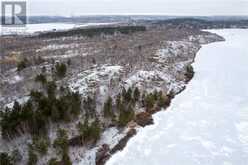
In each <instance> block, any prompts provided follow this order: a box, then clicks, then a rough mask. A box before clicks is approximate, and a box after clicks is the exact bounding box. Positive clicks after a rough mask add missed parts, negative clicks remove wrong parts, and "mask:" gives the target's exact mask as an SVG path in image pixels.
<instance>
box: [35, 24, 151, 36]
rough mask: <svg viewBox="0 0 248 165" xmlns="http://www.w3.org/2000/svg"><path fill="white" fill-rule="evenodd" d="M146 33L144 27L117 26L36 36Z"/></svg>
mask: <svg viewBox="0 0 248 165" xmlns="http://www.w3.org/2000/svg"><path fill="white" fill-rule="evenodd" d="M139 31H146V27H145V26H117V27H97V28H87V29H72V30H67V31H57V32H47V33H42V34H40V35H38V37H41V38H43V37H46V38H54V37H67V36H75V35H77V36H86V37H94V36H99V35H101V34H105V35H113V34H115V33H116V32H119V33H121V34H131V33H134V32H139Z"/></svg>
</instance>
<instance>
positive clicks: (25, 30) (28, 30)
mask: <svg viewBox="0 0 248 165" xmlns="http://www.w3.org/2000/svg"><path fill="white" fill-rule="evenodd" d="M110 24H115V23H85V24H74V23H41V24H27V25H26V26H25V27H2V26H0V36H1V35H10V34H25V35H27V34H33V33H38V32H45V31H54V30H56V31H59V30H68V29H73V28H79V27H87V26H99V25H110Z"/></svg>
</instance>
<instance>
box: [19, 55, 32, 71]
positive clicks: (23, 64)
mask: <svg viewBox="0 0 248 165" xmlns="http://www.w3.org/2000/svg"><path fill="white" fill-rule="evenodd" d="M28 65H29V61H28V59H27V58H23V59H22V60H20V61H18V62H17V71H21V70H23V69H25V68H26V67H27V66H28Z"/></svg>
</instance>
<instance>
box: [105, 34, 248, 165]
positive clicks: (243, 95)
mask: <svg viewBox="0 0 248 165" xmlns="http://www.w3.org/2000/svg"><path fill="white" fill-rule="evenodd" d="M212 32H215V33H217V34H219V35H221V36H223V37H224V38H225V39H226V41H225V42H218V43H212V44H209V45H204V46H203V47H202V49H201V50H200V51H199V52H198V54H197V57H196V61H195V63H194V64H193V66H194V69H195V72H196V74H195V76H194V78H193V80H192V81H191V82H190V83H189V84H188V86H187V88H186V90H185V91H183V92H182V93H181V94H179V95H178V96H177V97H176V98H175V99H174V100H173V102H172V105H171V106H170V108H169V109H168V110H167V111H163V112H162V111H161V112H159V113H157V114H155V115H154V121H155V124H154V125H151V126H148V127H146V128H144V129H142V130H140V131H139V133H138V134H137V135H136V136H135V137H134V138H132V139H131V140H130V141H129V142H128V144H127V146H126V147H125V149H124V150H123V151H121V152H118V153H117V154H115V155H114V156H113V157H112V158H111V159H110V160H109V161H108V162H107V165H197V164H199V165H248V30H245V29H231V30H212Z"/></svg>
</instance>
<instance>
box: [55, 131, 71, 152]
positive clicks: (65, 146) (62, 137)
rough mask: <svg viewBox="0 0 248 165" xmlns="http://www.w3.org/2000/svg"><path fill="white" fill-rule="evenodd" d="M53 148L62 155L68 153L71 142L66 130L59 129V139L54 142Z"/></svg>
mask: <svg viewBox="0 0 248 165" xmlns="http://www.w3.org/2000/svg"><path fill="white" fill-rule="evenodd" d="M53 146H54V147H55V148H56V149H57V150H58V152H59V153H60V154H63V153H68V150H69V142H68V135H67V132H66V130H64V129H61V128H60V129H58V131H57V138H56V139H55V140H54V143H53Z"/></svg>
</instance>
